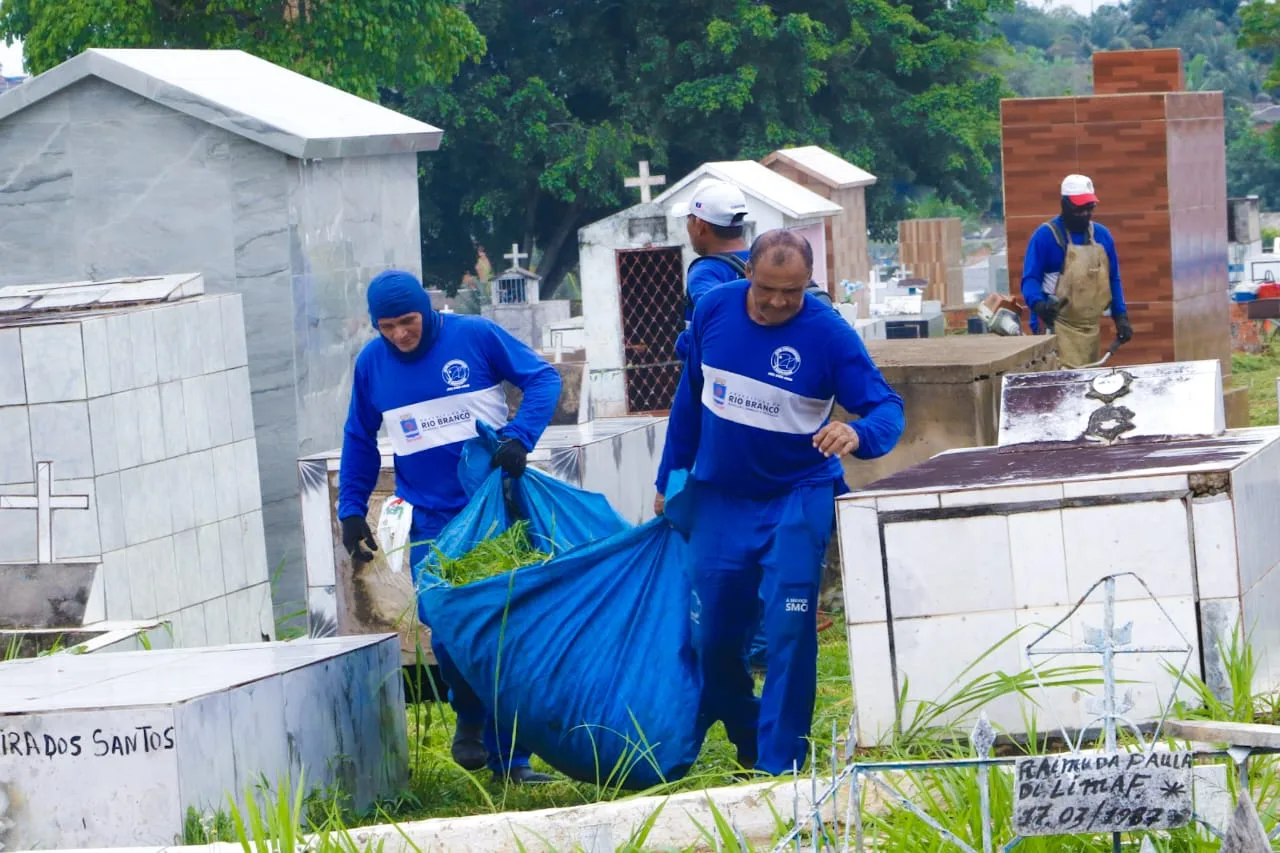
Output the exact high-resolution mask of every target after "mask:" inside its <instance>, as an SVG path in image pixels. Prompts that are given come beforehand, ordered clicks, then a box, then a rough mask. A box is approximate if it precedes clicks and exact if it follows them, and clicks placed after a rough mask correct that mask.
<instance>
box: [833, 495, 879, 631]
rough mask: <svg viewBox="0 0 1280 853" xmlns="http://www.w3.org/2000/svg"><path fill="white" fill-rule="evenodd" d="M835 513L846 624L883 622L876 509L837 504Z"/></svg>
mask: <svg viewBox="0 0 1280 853" xmlns="http://www.w3.org/2000/svg"><path fill="white" fill-rule="evenodd" d="M836 512H837V523H838V524H839V536H840V564H841V577H842V579H843V587H844V608H845V615H846V619H847V620H848V622H849V624H850V625H856V624H859V623H863V622H883V621H884V620H885V618H887V614H886V612H885V600H884V565H883V560H882V559H881V555H880V525H879V522H878V520H877V516H876V510H875V508H874V507H865V506H855V505H852V504H848V503H841V504H840V505H839V506H838V507H837V509H836Z"/></svg>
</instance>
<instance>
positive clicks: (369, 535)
mask: <svg viewBox="0 0 1280 853" xmlns="http://www.w3.org/2000/svg"><path fill="white" fill-rule="evenodd" d="M341 523H342V547H343V548H346V549H347V553H348V554H350V555H351V560H352V562H354V563H355V564H356V565H357V566H358V565H360V564H361V563H368V562H370V561H371V560H373V554H371V553H370V552H369V551H368V550H366V549H365V548H363V547H361V544H360V543H362V542H368V543H369V547H370V548H372V549H373V550H374V551H376V550H378V543H377V541H375V540H374V538H373V531H372V530H370V529H369V522H367V521H365V518H364V516H363V515H348V516H347V517H346V518H344V519H342V522H341Z"/></svg>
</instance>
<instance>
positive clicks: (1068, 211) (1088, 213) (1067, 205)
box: [1062, 196, 1093, 234]
mask: <svg viewBox="0 0 1280 853" xmlns="http://www.w3.org/2000/svg"><path fill="white" fill-rule="evenodd" d="M1091 219H1093V208H1092V207H1091V206H1085V207H1076V206H1075V205H1074V204H1072V203H1071V201H1070V199H1068V198H1067V197H1066V196H1063V198H1062V224H1063V226H1064V227H1066V229H1067V230H1068V231H1069V232H1071V233H1072V234H1083V233H1084V232H1085V231H1087V230H1089V222H1090V220H1091Z"/></svg>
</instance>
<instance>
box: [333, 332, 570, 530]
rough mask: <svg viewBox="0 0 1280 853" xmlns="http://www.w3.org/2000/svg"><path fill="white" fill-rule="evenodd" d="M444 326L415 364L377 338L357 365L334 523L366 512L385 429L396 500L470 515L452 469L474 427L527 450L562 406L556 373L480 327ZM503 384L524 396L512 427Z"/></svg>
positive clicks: (520, 346)
mask: <svg viewBox="0 0 1280 853" xmlns="http://www.w3.org/2000/svg"><path fill="white" fill-rule="evenodd" d="M440 321H441V324H440V332H439V336H438V337H437V338H436V341H435V343H433V344H432V346H431V349H430V350H428V351H427V353H426V355H424V356H423V357H422V358H420V359H418V360H416V361H412V362H406V361H402V360H400V359H399V358H397V357H396V355H395V353H393V352H392V351H391V344H390V343H388V342H387V341H386V340H385V339H384V338H382V336H378V337H377V338H374V339H373V340H372V341H370V342H369V343H367V344H366V345H365V347H364V349H362V350H361V351H360V354H359V355H358V356H356V367H355V377H354V379H353V381H352V387H351V406H350V409H349V410H348V413H347V425H346V430H345V434H344V437H343V441H342V462H341V467H340V468H339V473H338V517H339V518H346V517H347V516H350V515H365V514H367V513H368V511H369V495H370V494H372V493H373V488H374V486H375V485H376V484H377V481H378V471H379V470H380V468H381V455H380V454H379V453H378V444H377V436H378V429H379V428H380V427H381V426H382V424H383V423H384V422H385V423H386V424H387V436H388V438H389V439H390V441H391V449H392V451H393V452H394V453H395V471H396V494H397V495H398V496H399V497H402V498H404V499H405V500H406V501H408V502H409V503H410V504H412V505H413V506H415V507H421V508H423V509H425V510H427V511H430V512H436V513H442V512H445V513H448V512H458V511H460V510H461V509H462V508H463V507H464V506H466V503H467V496H466V493H465V492H464V491H463V488H462V484H461V483H460V482H459V480H458V460H459V458H461V455H462V444H463V442H465V441H466V440H467V439H470V438H474V437H475V435H476V421H477V420H483V421H484V422H486V423H488V424H489V425H490V426H492V427H494V428H495V429H498V430H499V434H500V435H502V436H503V437H504V438H516V439H519V441H520V443H521V444H523V445H524V446H525V447H526V448H528V449H529V450H533V447H534V445H535V444H537V443H538V438H539V437H540V436H541V435H542V432H543V430H545V429H546V428H547V424H549V423H550V422H551V417H552V415H554V414H555V407H556V402H557V401H558V400H559V398H560V374H559V373H557V372H556V369H555V368H554V367H552V366H551V365H550V364H548V363H547V362H545V361H543V360H542V359H541V358H539V357H538V356H537V354H536V353H534V351H533V350H531V349H530V348H529V347H527V346H525V345H524V344H523V343H521V342H520V341H518V340H516V339H515V338H514V337H512V336H511V335H510V334H508V333H507V332H506V330H504V329H503V328H502V327H501V326H499V325H498V324H496V323H494V322H492V321H490V320H486V319H484V318H483V317H474V316H467V315H460V314H444V315H441V316H440ZM503 380H506V381H507V382H510V383H512V384H513V385H516V386H517V387H519V388H520V390H521V391H522V392H523V394H524V396H523V398H522V399H521V401H520V409H519V411H518V412H517V413H516V416H515V419H514V420H512V421H511V422H510V423H508V422H507V396H506V393H505V392H504V391H503V389H502V382H503Z"/></svg>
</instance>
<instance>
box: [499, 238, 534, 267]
mask: <svg viewBox="0 0 1280 853" xmlns="http://www.w3.org/2000/svg"><path fill="white" fill-rule="evenodd" d="M502 257H504V258H506V259H507V260H509V261H511V267H512V269H514V268H516V267H518V266H520V261H522V260H524V259H525V258H527V257H529V256H528V255H526V254H525V253H524V252H521V251H520V244H519V243H512V244H511V254H509V255H503V256H502Z"/></svg>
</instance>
